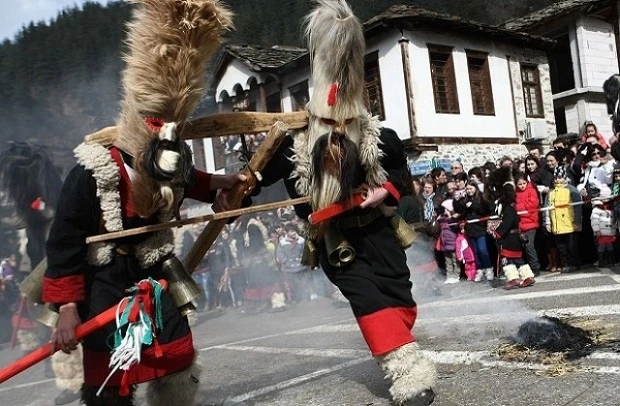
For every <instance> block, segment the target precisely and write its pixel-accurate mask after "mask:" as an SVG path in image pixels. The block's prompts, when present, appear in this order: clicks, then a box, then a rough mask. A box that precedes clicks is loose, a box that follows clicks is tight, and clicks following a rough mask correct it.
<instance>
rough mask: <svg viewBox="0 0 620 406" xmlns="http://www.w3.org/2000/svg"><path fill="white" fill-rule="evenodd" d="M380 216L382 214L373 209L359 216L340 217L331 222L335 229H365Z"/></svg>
mask: <svg viewBox="0 0 620 406" xmlns="http://www.w3.org/2000/svg"><path fill="white" fill-rule="evenodd" d="M382 216H383V213H381V210H379V209H374V210H372V211H370V212H368V213H366V214H362V215H360V216H347V217H341V218H338V219H336V220H333V222H334V225H335V226H336V227H338V228H340V229H343V230H346V229H349V228H355V227H359V228H361V227H366V226H367V225H369V224H370V223H372V222H373V221H375V220H376V219H378V218H379V217H382Z"/></svg>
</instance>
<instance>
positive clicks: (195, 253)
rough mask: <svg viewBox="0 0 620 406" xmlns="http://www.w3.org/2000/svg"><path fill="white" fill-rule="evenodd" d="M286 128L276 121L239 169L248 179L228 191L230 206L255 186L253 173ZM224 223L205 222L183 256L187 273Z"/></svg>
mask: <svg viewBox="0 0 620 406" xmlns="http://www.w3.org/2000/svg"><path fill="white" fill-rule="evenodd" d="M288 129H289V127H288V126H287V125H286V124H284V123H283V122H281V121H278V122H276V123H275V124H274V125H273V127H271V130H269V134H268V135H267V138H266V139H265V141H263V143H262V144H261V145H260V147H258V150H257V151H256V153H255V154H254V155H252V158H251V159H250V162H249V163H248V165H247V166H246V168H245V169H243V171H241V173H242V174H244V175H245V176H246V177H247V179H248V181H247V182H239V183H238V184H237V185H236V186H235V187H234V188H233V189H232V190H231V191H230V192H228V193H229V195H228V202H229V205H230V207H232V208H234V209H236V208H239V207H240V206H241V201H242V200H243V197H244V196H245V191H246V190H247V188H248V186H250V187H254V186H256V180H257V179H256V176H255V173H257V172H258V173H260V171H262V170H263V168H264V167H265V166H266V165H267V163H268V162H269V160H270V159H271V157H272V156H273V154H274V153H275V151H276V150H277V149H278V147H279V146H280V144H281V143H282V141H283V140H284V137H285V136H286V132H287V131H288ZM250 168H251V169H250ZM248 183H249V185H248ZM226 223H227V220H226V219H220V220H213V221H210V222H209V224H207V226H206V227H205V229H204V230H203V231H202V233H201V234H200V236H199V237H198V239H197V240H196V242H195V243H194V245H193V246H192V248H191V250H190V252H189V254H187V257H186V258H185V264H184V265H185V269H187V271H188V272H189V273H192V272H194V269H195V268H196V266H198V264H199V263H200V261H201V260H202V258H203V257H204V256H205V254H206V253H207V251H208V250H209V248H211V246H212V245H213V243H214V242H215V240H216V238H217V236H218V235H219V234H220V231H222V228H224V226H225V225H226Z"/></svg>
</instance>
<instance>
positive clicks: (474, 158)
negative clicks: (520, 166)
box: [409, 144, 528, 171]
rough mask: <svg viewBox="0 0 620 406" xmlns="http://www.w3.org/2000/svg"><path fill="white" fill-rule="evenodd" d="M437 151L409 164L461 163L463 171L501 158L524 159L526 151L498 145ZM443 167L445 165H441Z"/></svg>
mask: <svg viewBox="0 0 620 406" xmlns="http://www.w3.org/2000/svg"><path fill="white" fill-rule="evenodd" d="M438 148H439V150H438V151H425V152H423V153H422V154H421V155H420V156H419V157H416V158H415V159H410V160H409V163H410V164H412V163H418V164H422V163H425V162H428V163H429V166H430V161H431V159H433V158H435V159H436V160H440V161H442V160H443V161H444V162H445V160H449V161H450V162H452V161H457V160H458V161H461V162H462V163H463V166H464V167H465V171H468V170H470V169H471V168H474V167H476V166H482V165H483V164H484V163H485V162H488V161H490V162H493V163H495V162H496V161H497V160H499V159H501V158H502V157H503V156H509V157H511V158H512V159H518V158H525V156H526V155H527V153H528V151H527V148H526V147H525V146H524V145H519V144H514V145H500V144H467V145H455V144H451V145H450V144H449V145H439V146H438ZM442 166H445V165H442Z"/></svg>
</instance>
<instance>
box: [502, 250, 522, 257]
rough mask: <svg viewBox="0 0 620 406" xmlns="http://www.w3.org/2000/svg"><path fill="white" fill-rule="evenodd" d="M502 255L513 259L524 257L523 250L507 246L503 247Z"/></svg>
mask: <svg viewBox="0 0 620 406" xmlns="http://www.w3.org/2000/svg"><path fill="white" fill-rule="evenodd" d="M499 255H500V256H502V257H505V258H513V259H519V258H521V257H522V255H523V252H522V251H513V250H509V249H507V248H502V249H501V251H500V253H499Z"/></svg>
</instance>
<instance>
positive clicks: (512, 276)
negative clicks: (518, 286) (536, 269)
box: [504, 265, 532, 282]
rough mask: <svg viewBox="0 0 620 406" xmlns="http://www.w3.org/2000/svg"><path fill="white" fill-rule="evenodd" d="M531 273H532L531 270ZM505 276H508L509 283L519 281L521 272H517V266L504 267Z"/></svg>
mask: <svg viewBox="0 0 620 406" xmlns="http://www.w3.org/2000/svg"><path fill="white" fill-rule="evenodd" d="M528 268H529V267H528ZM530 272H532V271H531V270H530ZM504 275H506V280H507V281H508V282H510V281H514V280H516V279H519V271H518V270H517V267H516V266H515V265H506V266H504Z"/></svg>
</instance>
